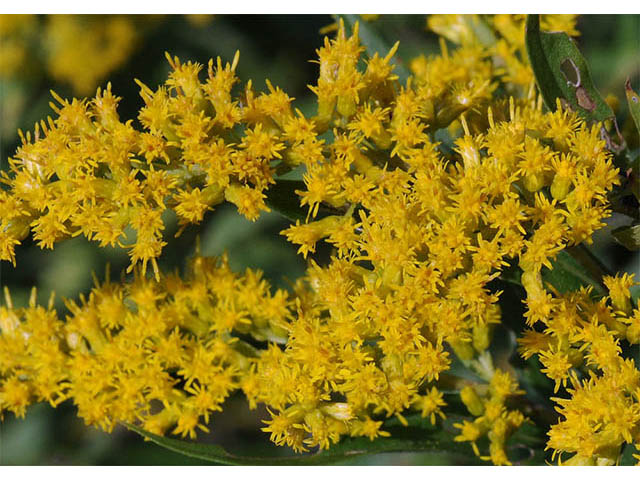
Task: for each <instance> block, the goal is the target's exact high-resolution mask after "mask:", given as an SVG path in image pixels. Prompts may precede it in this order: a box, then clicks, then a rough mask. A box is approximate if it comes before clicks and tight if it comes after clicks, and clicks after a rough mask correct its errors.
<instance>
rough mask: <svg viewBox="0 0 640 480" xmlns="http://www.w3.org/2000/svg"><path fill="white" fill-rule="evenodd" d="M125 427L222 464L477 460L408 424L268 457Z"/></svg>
mask: <svg viewBox="0 0 640 480" xmlns="http://www.w3.org/2000/svg"><path fill="white" fill-rule="evenodd" d="M126 427H127V428H128V429H129V430H132V431H134V432H136V433H138V434H139V435H141V436H143V437H144V438H146V439H148V440H150V441H152V442H154V443H156V444H158V445H160V446H161V447H164V448H167V449H169V450H172V451H174V452H178V453H181V454H183V455H186V456H188V457H193V458H198V459H200V460H205V461H209V462H213V463H219V464H223V465H333V464H339V463H343V462H346V461H349V460H350V459H352V458H357V457H361V456H365V455H375V454H379V453H390V452H431V453H438V452H441V453H448V454H454V455H459V456H462V457H463V458H464V459H467V460H468V463H477V460H476V459H475V458H474V456H473V452H472V450H471V447H469V445H467V444H466V443H458V442H454V441H453V439H452V435H451V434H449V433H447V432H444V431H442V430H438V431H433V430H431V431H430V430H428V429H423V428H420V427H412V426H411V425H410V426H409V427H397V428H390V429H388V430H393V434H392V436H391V437H379V438H377V439H375V440H373V441H371V440H368V439H366V438H346V439H344V440H342V441H341V442H340V443H338V444H336V445H334V446H333V447H331V449H329V450H324V451H322V452H320V453H316V454H304V455H303V454H301V455H296V456H288V457H269V458H266V457H244V456H238V455H234V454H232V453H229V452H227V451H226V450H225V449H224V448H223V447H221V446H220V445H214V444H204V443H196V442H187V441H184V440H178V439H175V438H167V437H161V436H158V435H155V434H153V433H150V432H147V431H145V430H143V429H141V428H140V427H137V426H135V425H130V424H126ZM443 437H444V438H443Z"/></svg>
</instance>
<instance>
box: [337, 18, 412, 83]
mask: <svg viewBox="0 0 640 480" xmlns="http://www.w3.org/2000/svg"><path fill="white" fill-rule="evenodd" d="M339 17H341V18H343V19H344V23H345V25H346V26H348V27H349V29H350V30H351V31H352V32H353V28H354V27H355V24H356V22H357V23H358V32H359V37H360V41H361V42H362V44H363V45H364V46H365V48H366V49H367V55H369V58H372V57H373V56H374V55H375V54H376V53H377V54H378V56H380V57H383V58H384V57H385V56H386V55H387V53H388V52H389V50H391V48H392V47H393V45H389V44H388V43H387V42H386V41H385V40H384V38H383V37H382V35H381V34H380V33H379V32H378V31H377V29H376V28H375V27H374V26H373V25H371V24H370V23H367V22H364V21H362V19H361V18H360V16H359V15H339ZM389 63H391V64H392V65H395V68H394V69H393V72H394V73H395V74H396V75H398V80H399V81H400V84H402V85H404V84H405V83H406V81H407V78H409V75H410V73H409V70H408V69H407V68H406V67H405V66H404V65H402V64H401V63H399V62H398V61H397V60H396V59H395V58H392V59H391V60H390V62H389Z"/></svg>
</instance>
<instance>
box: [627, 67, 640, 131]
mask: <svg viewBox="0 0 640 480" xmlns="http://www.w3.org/2000/svg"><path fill="white" fill-rule="evenodd" d="M624 90H625V93H626V94H627V103H628V104H629V113H630V114H631V118H633V123H635V124H636V128H637V129H638V133H640V96H639V95H638V94H637V93H636V92H634V91H633V89H632V88H631V81H630V80H629V79H628V78H627V82H626V83H625V84H624Z"/></svg>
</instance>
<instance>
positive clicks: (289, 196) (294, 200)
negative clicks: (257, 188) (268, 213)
mask: <svg viewBox="0 0 640 480" xmlns="http://www.w3.org/2000/svg"><path fill="white" fill-rule="evenodd" d="M296 190H302V191H304V190H306V188H305V185H304V182H301V181H299V180H277V181H276V183H275V185H272V186H271V187H270V188H269V189H268V190H267V193H266V195H267V198H266V200H265V203H266V204H267V205H268V206H269V208H271V209H273V210H275V211H276V212H278V213H280V214H281V215H283V216H284V217H286V218H288V219H289V220H293V221H296V220H300V221H301V222H304V220H305V218H307V211H306V210H305V209H304V208H302V207H301V206H300V199H299V198H298V194H297V193H296Z"/></svg>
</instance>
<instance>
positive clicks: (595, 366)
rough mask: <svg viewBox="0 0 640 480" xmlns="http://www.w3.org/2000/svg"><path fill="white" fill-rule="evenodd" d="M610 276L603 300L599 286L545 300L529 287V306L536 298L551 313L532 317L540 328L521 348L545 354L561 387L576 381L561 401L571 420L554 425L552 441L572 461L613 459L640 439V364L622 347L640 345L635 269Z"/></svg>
mask: <svg viewBox="0 0 640 480" xmlns="http://www.w3.org/2000/svg"><path fill="white" fill-rule="evenodd" d="M604 282H605V285H606V286H607V288H608V290H609V295H608V296H607V297H605V298H602V299H600V300H598V301H596V300H594V299H593V295H592V291H591V290H592V289H591V287H589V288H582V289H581V290H579V291H577V292H572V293H568V294H565V295H560V294H558V293H557V292H555V293H554V294H551V293H547V294H544V295H545V298H544V300H543V299H539V298H538V297H537V296H536V295H539V294H541V292H539V291H538V290H537V287H532V286H531V285H528V292H527V293H528V297H529V300H528V302H529V311H531V308H532V304H535V306H536V308H538V309H540V308H543V309H544V310H545V314H544V316H539V317H536V318H535V319H534V318H533V317H529V322H528V323H529V325H530V326H531V327H532V328H531V329H529V330H527V331H526V332H525V334H524V336H523V337H522V338H521V339H520V350H521V353H522V356H523V357H524V358H529V357H531V356H533V355H538V358H539V360H540V363H541V364H542V365H543V369H542V372H543V373H544V374H545V375H547V376H548V377H549V378H551V379H552V380H554V381H555V391H556V392H557V391H558V389H559V388H560V386H563V387H564V386H566V385H567V381H570V383H571V385H572V387H573V388H569V389H568V392H569V393H570V394H571V396H570V397H569V398H555V399H554V400H555V401H556V402H557V403H558V405H559V406H558V411H559V413H560V414H561V415H562V417H564V418H563V419H562V421H560V422H559V423H558V424H557V425H554V426H552V427H551V430H550V431H549V447H550V448H553V449H554V450H555V452H556V453H560V454H562V453H564V452H572V453H573V452H575V453H576V455H575V456H573V457H572V458H571V459H570V460H569V462H568V463H569V464H574V465H596V464H597V465H612V464H615V462H616V461H617V458H618V457H619V455H620V453H621V449H622V447H623V446H624V445H625V444H627V443H635V444H636V446H638V445H640V370H638V368H637V366H636V365H635V364H634V361H633V359H631V358H625V356H624V355H623V354H622V348H621V342H622V341H627V342H628V343H629V344H631V345H634V344H638V343H640V309H639V308H637V307H636V308H635V309H632V306H631V302H630V294H629V288H630V287H631V286H633V285H634V282H633V275H628V274H624V275H617V276H615V277H605V279H604ZM525 286H527V285H525ZM531 289H533V290H534V293H533V294H532V292H531V291H530V290H531ZM579 372H583V373H582V377H581V378H580V377H579V376H578V375H579Z"/></svg>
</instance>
